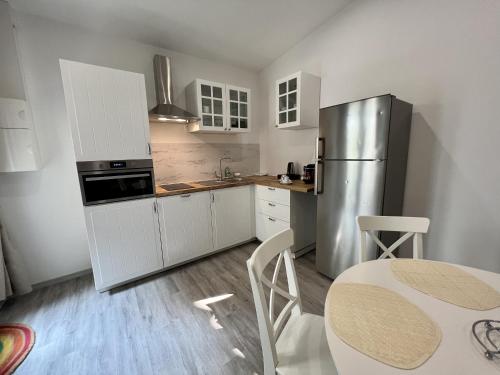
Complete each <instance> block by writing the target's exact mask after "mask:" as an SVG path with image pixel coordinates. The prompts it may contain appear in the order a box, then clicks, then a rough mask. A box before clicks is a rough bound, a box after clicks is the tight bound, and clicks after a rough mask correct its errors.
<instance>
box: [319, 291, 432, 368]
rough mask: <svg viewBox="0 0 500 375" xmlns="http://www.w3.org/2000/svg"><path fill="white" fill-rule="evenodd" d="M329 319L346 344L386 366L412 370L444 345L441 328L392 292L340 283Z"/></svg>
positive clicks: (331, 296)
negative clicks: (441, 343)
mask: <svg viewBox="0 0 500 375" xmlns="http://www.w3.org/2000/svg"><path fill="white" fill-rule="evenodd" d="M328 294H329V297H328V303H329V306H328V309H326V311H329V314H328V316H327V319H329V322H330V324H331V327H332V328H333V330H334V332H335V334H336V335H337V336H338V337H339V338H340V339H341V340H342V341H344V342H345V343H346V344H347V345H349V346H351V347H353V348H354V349H356V350H358V351H360V352H362V353H364V354H366V355H367V356H369V357H371V358H373V359H376V360H377V361H380V362H383V363H385V364H387V365H390V366H394V367H397V368H401V369H407V370H409V369H413V368H416V367H419V366H420V365H422V364H423V363H424V362H425V361H427V359H429V358H430V357H431V356H432V354H433V353H434V351H435V350H436V349H437V347H438V346H439V343H440V342H441V330H440V329H439V327H438V326H437V325H436V324H435V323H434V322H433V321H432V320H431V319H430V318H429V317H428V316H427V315H426V314H425V313H424V312H423V311H422V310H420V309H419V308H418V307H417V306H415V305H414V304H412V303H410V302H408V300H407V299H406V298H404V297H403V296H401V295H400V294H398V293H396V292H393V291H391V290H388V289H385V288H382V287H379V286H375V285H369V284H358V283H338V284H334V285H333V286H332V287H331V288H330V290H329V292H328Z"/></svg>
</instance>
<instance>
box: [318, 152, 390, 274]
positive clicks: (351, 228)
mask: <svg viewBox="0 0 500 375" xmlns="http://www.w3.org/2000/svg"><path fill="white" fill-rule="evenodd" d="M322 167H323V175H324V177H323V194H320V195H318V206H317V207H318V208H317V215H318V216H317V217H318V220H317V226H316V228H317V229H316V268H317V270H318V271H319V272H321V273H323V274H325V275H326V276H328V277H330V278H335V277H337V276H338V275H339V274H340V273H341V272H342V271H344V270H346V269H347V268H349V267H351V266H352V265H354V264H356V263H357V262H358V251H359V250H358V249H359V242H360V239H359V237H360V236H359V231H358V226H357V223H356V216H358V215H380V213H381V210H382V195H383V192H384V176H385V168H386V161H384V160H381V161H353V160H352V161H341V160H339V161H337V160H326V161H324V162H323V163H322ZM367 250H368V251H367V256H368V259H375V256H376V254H377V248H376V246H375V245H374V244H373V243H369V244H368V249H367Z"/></svg>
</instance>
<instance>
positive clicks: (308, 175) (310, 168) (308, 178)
mask: <svg viewBox="0 0 500 375" xmlns="http://www.w3.org/2000/svg"><path fill="white" fill-rule="evenodd" d="M315 171H316V168H315V165H314V164H307V165H305V166H304V177H303V178H302V180H303V181H304V183H306V184H313V183H314V173H315Z"/></svg>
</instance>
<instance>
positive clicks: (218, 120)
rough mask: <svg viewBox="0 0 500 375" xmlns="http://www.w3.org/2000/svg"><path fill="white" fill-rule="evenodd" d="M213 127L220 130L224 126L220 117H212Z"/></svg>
mask: <svg viewBox="0 0 500 375" xmlns="http://www.w3.org/2000/svg"><path fill="white" fill-rule="evenodd" d="M214 126H216V127H218V128H222V127H223V126H224V121H223V117H222V116H214Z"/></svg>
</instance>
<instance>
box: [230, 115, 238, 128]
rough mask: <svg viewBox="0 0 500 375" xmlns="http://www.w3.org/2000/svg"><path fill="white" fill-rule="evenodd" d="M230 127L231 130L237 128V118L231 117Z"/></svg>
mask: <svg viewBox="0 0 500 375" xmlns="http://www.w3.org/2000/svg"><path fill="white" fill-rule="evenodd" d="M231 127H232V128H237V127H238V117H231Z"/></svg>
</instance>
